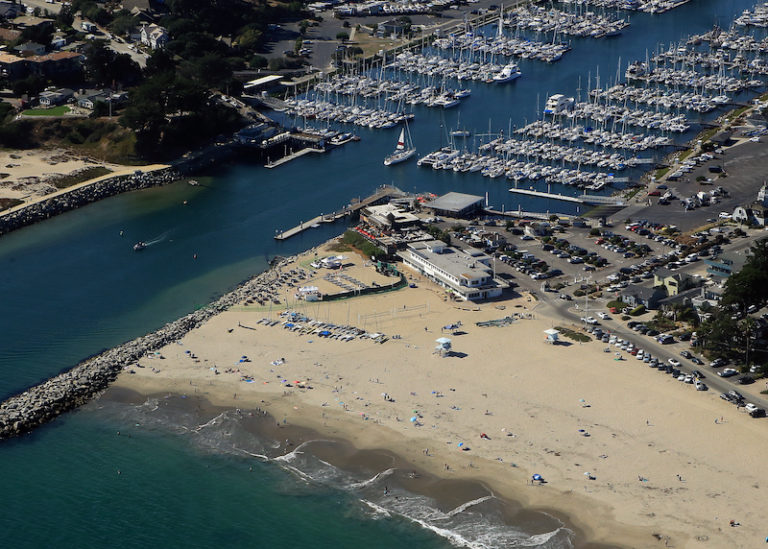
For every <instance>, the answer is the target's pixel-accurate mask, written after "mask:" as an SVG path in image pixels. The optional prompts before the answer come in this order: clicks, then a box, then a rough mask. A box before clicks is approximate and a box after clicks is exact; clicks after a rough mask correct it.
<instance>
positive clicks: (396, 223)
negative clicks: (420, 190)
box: [360, 204, 420, 229]
mask: <svg viewBox="0 0 768 549" xmlns="http://www.w3.org/2000/svg"><path fill="white" fill-rule="evenodd" d="M360 220H361V221H364V222H365V223H368V224H369V225H372V226H374V227H377V228H379V229H401V228H403V227H410V226H411V225H417V224H418V223H419V221H420V220H419V218H418V217H416V216H415V215H413V214H412V213H410V212H406V211H405V210H403V209H402V208H400V207H398V206H396V205H394V204H381V205H379V206H368V207H366V208H363V209H362V210H360Z"/></svg>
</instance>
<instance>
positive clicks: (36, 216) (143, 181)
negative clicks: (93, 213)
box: [0, 167, 182, 235]
mask: <svg viewBox="0 0 768 549" xmlns="http://www.w3.org/2000/svg"><path fill="white" fill-rule="evenodd" d="M181 177H182V175H181V172H180V171H179V170H177V169H175V168H170V167H169V168H161V169H159V170H154V171H151V172H142V171H141V170H137V171H136V172H134V173H132V174H126V175H117V176H114V177H106V178H104V179H100V180H98V181H94V182H93V183H88V184H85V185H80V186H77V187H75V188H73V189H71V190H65V191H63V192H59V193H55V194H53V195H51V196H49V197H45V198H43V199H42V200H39V201H37V202H33V203H31V204H27V205H22V206H19V207H18V208H14V209H12V210H10V211H9V212H7V213H4V214H0V235H4V234H6V233H9V232H11V231H15V230H17V229H21V228H22V227H26V226H27V225H32V224H34V223H37V222H38V221H43V220H44V219H48V218H50V217H53V216H55V215H58V214H60V213H64V212H67V211H70V210H74V209H76V208H79V207H81V206H85V205H87V204H91V203H92V202H96V201H97V200H101V199H103V198H109V197H110V196H115V195H117V194H121V193H125V192H129V191H136V190H139V189H147V188H149V187H157V186H159V185H167V184H168V183H172V182H174V181H176V180H178V179H180V178H181Z"/></svg>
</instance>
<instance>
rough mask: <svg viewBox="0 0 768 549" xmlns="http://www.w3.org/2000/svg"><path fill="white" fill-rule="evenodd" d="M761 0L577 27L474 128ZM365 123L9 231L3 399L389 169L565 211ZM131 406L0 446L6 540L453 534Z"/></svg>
mask: <svg viewBox="0 0 768 549" xmlns="http://www.w3.org/2000/svg"><path fill="white" fill-rule="evenodd" d="M751 6H752V3H751V2H748V1H746V0H731V1H729V2H721V1H718V0H692V2H690V3H689V4H688V5H686V6H684V7H682V8H679V9H677V10H674V11H673V12H670V13H667V14H663V15H660V16H649V15H645V14H632V26H631V27H629V28H628V29H627V30H626V31H625V32H624V35H623V36H621V37H618V38H613V39H606V40H599V41H592V40H573V41H572V44H573V51H571V52H569V53H568V54H566V56H565V57H564V58H563V59H562V60H561V61H560V62H558V63H556V64H553V65H545V64H542V63H539V62H533V61H521V62H520V66H521V68H522V71H523V77H522V78H520V79H518V80H517V81H516V82H514V83H512V84H510V85H504V86H495V87H494V86H487V85H484V84H479V83H473V84H472V85H471V87H472V89H473V94H472V97H471V98H469V99H468V100H467V101H465V102H464V103H463V105H462V106H461V110H460V112H461V125H462V126H463V127H467V128H469V129H473V130H475V131H485V130H486V129H487V128H488V124H489V119H490V121H491V128H492V130H493V131H494V132H497V131H499V130H501V129H504V130H505V133H506V130H507V128H508V127H509V125H510V124H511V125H514V126H519V125H521V124H523V123H525V121H526V120H528V121H530V120H532V119H533V118H535V117H536V113H537V112H538V111H540V109H541V107H542V106H543V102H544V101H545V99H546V97H547V96H548V95H549V94H551V93H558V92H559V93H566V94H569V95H576V93H577V87H578V86H579V77H580V76H581V87H582V89H583V90H584V91H582V94H583V93H585V90H586V88H587V75H588V74H590V73H591V75H592V78H593V79H594V76H595V75H596V74H597V71H598V67H599V71H600V74H601V78H613V75H614V74H615V73H616V67H617V65H618V62H619V58H621V60H622V66H625V65H626V63H627V62H628V61H631V60H634V59H643V58H644V57H645V51H646V49H648V50H650V51H653V50H654V49H655V48H656V45H657V43H659V42H660V43H664V44H668V43H669V42H671V41H675V40H680V39H682V38H684V37H685V36H687V35H688V34H690V33H701V32H704V31H706V30H708V29H709V28H710V27H711V25H712V24H713V23H714V22H719V23H720V24H722V25H723V26H725V27H727V26H728V21H730V20H731V19H732V17H733V16H734V14H738V13H740V12H741V11H742V10H743V9H746V8H749V7H751ZM622 72H623V70H622ZM747 97H748V96H747ZM458 114H459V111H457V110H454V111H448V112H445V113H442V112H438V111H434V110H429V109H426V108H422V107H417V108H416V115H417V119H416V121H415V122H414V124H413V125H412V127H411V130H412V133H413V136H414V141H415V142H416V146H417V148H418V149H419V152H420V154H424V153H426V152H428V151H429V150H433V149H435V148H437V147H439V146H440V144H441V141H442V142H444V141H445V139H444V137H443V136H444V135H445V128H451V127H455V126H456V117H457V116H458ZM355 131H356V132H357V133H359V134H360V135H361V136H362V138H363V140H362V141H361V142H360V143H350V144H348V145H346V146H345V147H343V148H341V149H339V150H334V151H332V152H329V153H327V154H325V155H311V156H305V157H303V158H301V159H300V160H298V161H295V162H292V163H289V164H287V165H284V166H281V167H280V168H278V169H276V170H271V171H270V170H265V169H263V168H261V167H258V166H257V165H255V164H250V163H248V162H245V161H242V162H238V163H235V164H232V165H227V166H220V167H218V168H216V170H215V172H213V173H211V174H208V175H207V176H205V177H201V178H199V180H200V181H201V183H202V185H201V186H199V187H193V186H189V185H187V184H185V183H178V184H174V185H170V186H168V187H164V188H161V189H151V190H147V191H142V192H137V193H131V194H127V195H123V196H118V197H114V198H111V199H108V200H104V201H102V202H99V203H98V204H93V205H90V206H88V207H85V208H81V209H80V210H77V211H74V212H70V213H67V214H64V215H61V216H59V217H56V218H54V219H51V220H48V221H45V222H44V223H40V224H38V225H35V226H32V227H28V228H25V229H23V230H20V231H17V232H14V233H11V234H9V235H6V236H3V237H2V239H0V311H2V314H0V334H1V335H0V343H1V345H0V397H5V396H8V395H10V394H13V393H15V392H18V391H20V390H23V389H24V388H25V387H27V386H29V385H31V384H34V383H37V382H39V381H41V380H42V379H45V378H47V377H49V376H51V375H53V374H55V373H57V372H58V371H60V370H62V369H66V368H68V367H71V366H72V365H73V364H75V363H76V362H78V361H79V360H82V359H83V358H85V357H87V356H89V355H92V354H94V353H97V352H99V351H100V350H102V349H104V348H108V347H110V346H113V345H115V344H118V343H121V342H123V341H126V340H128V339H131V338H133V337H136V336H138V335H140V334H142V333H145V332H147V331H150V330H153V329H155V328H157V327H159V326H160V325H162V324H163V323H165V322H167V321H170V320H173V319H175V318H177V317H179V316H180V315H182V314H184V313H187V312H189V311H190V310H193V309H194V308H196V307H199V306H201V305H203V304H205V303H207V302H209V301H210V300H211V299H212V298H214V297H216V296H217V295H220V294H221V293H223V292H225V291H226V290H228V289H230V288H231V287H233V286H234V285H236V284H237V283H238V282H240V281H242V280H244V279H245V278H247V277H249V276H251V275H253V274H255V273H257V272H259V271H261V270H263V269H264V268H265V266H266V264H267V261H268V260H269V259H270V258H271V257H273V256H274V255H278V254H279V255H290V254H293V253H295V252H298V251H300V250H303V249H306V248H309V247H311V246H314V245H316V244H318V243H320V242H322V241H324V240H326V239H328V238H329V237H331V236H332V235H334V234H338V233H340V232H341V231H342V230H343V225H342V224H336V225H323V226H322V227H320V228H318V229H312V230H309V231H307V232H305V233H303V234H302V235H300V236H297V237H295V238H293V239H290V240H288V241H284V242H277V241H275V240H274V239H273V238H272V237H273V235H274V233H275V231H276V230H279V229H285V228H288V227H291V226H293V225H295V224H297V223H298V222H299V221H301V220H306V219H309V218H311V217H313V216H315V215H317V214H319V213H321V212H330V211H333V210H336V209H338V208H340V207H341V206H343V205H344V204H345V203H347V202H348V201H349V200H350V199H351V198H352V197H355V196H366V195H368V194H370V193H371V192H372V191H373V190H374V189H375V188H376V187H377V186H378V185H381V184H390V183H391V184H395V185H397V186H399V187H400V188H402V189H404V190H408V191H413V190H419V191H431V192H435V193H438V194H439V193H443V192H446V191H451V190H455V191H461V192H468V193H473V194H485V193H486V192H487V193H488V197H489V202H490V204H491V205H493V206H495V207H499V208H501V207H502V206H504V207H505V208H507V209H511V208H515V209H516V208H517V207H518V205H520V206H521V207H522V208H524V209H536V210H552V211H558V210H559V211H568V210H562V208H563V207H564V206H563V205H562V204H560V203H555V202H546V201H539V202H536V201H533V200H525V199H520V198H514V199H513V198H511V196H510V194H509V193H508V191H507V189H508V188H509V183H508V182H507V181H503V180H488V179H485V178H482V177H480V176H479V175H478V174H455V173H453V172H450V173H447V172H442V171H440V172H437V171H433V170H426V169H419V168H417V167H416V166H415V163H408V164H401V165H398V166H395V167H392V168H385V167H384V166H382V164H381V161H382V159H383V157H384V156H385V155H386V154H387V153H388V152H389V151H390V150H391V149H392V147H393V145H394V140H395V138H396V136H397V132H396V130H390V131H374V130H367V129H365V130H360V129H355ZM689 137H690V136H689ZM185 201H186V205H185V204H184V202H185ZM571 213H572V212H571ZM121 231H122V232H123V236H121V235H120V233H121ZM138 240H143V241H146V242H149V243H150V245H149V246H148V248H147V249H146V250H144V251H142V252H140V253H136V252H133V250H132V245H133V243H134V242H136V241H138ZM195 255H196V259H195ZM131 413H134V411H131V410H128V409H120V410H119V411H115V410H111V411H108V412H105V411H103V410H100V409H98V407H93V408H89V409H88V410H85V411H81V412H78V413H75V414H69V415H67V416H65V417H63V418H61V419H59V420H57V421H56V422H55V423H53V424H52V425H49V426H47V427H45V428H42V429H40V430H39V431H37V432H36V433H34V434H33V435H32V436H30V437H25V438H24V439H22V440H18V441H13V442H10V443H4V444H3V445H2V447H0V479H2V481H3V489H4V495H5V496H6V497H5V499H6V501H8V502H13V505H9V506H8V507H7V509H6V512H5V513H4V514H3V518H2V519H0V546H2V547H40V546H46V545H55V546H57V547H85V546H88V547H101V546H107V545H109V546H116V547H120V546H125V547H128V546H130V547H135V546H147V545H157V546H162V545H166V546H177V545H182V544H185V545H189V546H200V547H210V546H214V545H221V546H233V547H240V546H266V545H270V546H273V547H302V546H306V545H309V544H314V545H317V546H320V547H325V546H329V547H330V546H332V545H333V546H337V547H359V546H361V545H363V544H365V545H369V546H371V547H393V546H399V545H405V544H411V545H414V546H419V547H428V548H429V547H445V546H446V544H447V542H446V541H445V540H444V539H443V538H440V537H439V536H436V535H433V534H431V533H429V532H428V531H427V530H425V529H423V528H421V527H419V526H417V525H416V524H414V523H413V522H409V521H405V520H399V519H396V518H388V519H378V520H373V517H372V515H371V513H370V510H368V511H366V509H365V508H364V506H361V504H360V502H359V498H358V497H356V496H355V495H354V494H350V493H349V492H348V491H345V490H344V489H343V488H342V487H341V485H336V484H334V485H323V484H316V483H312V482H310V483H309V484H307V482H306V481H305V480H303V481H302V480H299V479H297V478H296V477H294V476H292V475H290V474H287V473H286V472H285V471H284V469H283V468H281V467H278V466H276V465H275V464H274V463H271V462H270V463H261V462H258V461H254V460H253V459H247V458H246V457H244V456H242V455H233V454H231V453H228V452H223V451H222V449H219V450H217V451H214V448H211V447H201V446H200V445H198V444H196V443H195V442H194V441H193V440H192V439H190V438H189V437H186V436H182V435H178V434H176V430H175V428H174V427H173V425H176V424H175V423H174V422H173V421H169V422H167V426H166V427H162V426H158V427H156V428H154V429H152V430H143V429H137V430H136V432H135V433H133V436H132V437H131V438H130V439H127V438H124V437H116V436H115V434H114V433H115V431H117V430H120V429H125V428H126V425H132V422H131V420H130V419H126V418H129V417H130V414H131ZM169 433H174V434H172V435H171V436H168V435H169ZM252 466H253V467H254V471H249V470H248V468H249V467H252ZM117 469H120V471H121V474H120V475H117V473H116V471H117ZM308 486H309V487H308ZM296 525H300V527H296ZM550 543H551V542H550Z"/></svg>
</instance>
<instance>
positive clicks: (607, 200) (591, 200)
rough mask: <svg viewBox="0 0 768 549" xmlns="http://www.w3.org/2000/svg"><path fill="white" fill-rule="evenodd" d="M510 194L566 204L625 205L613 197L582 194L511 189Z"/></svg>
mask: <svg viewBox="0 0 768 549" xmlns="http://www.w3.org/2000/svg"><path fill="white" fill-rule="evenodd" d="M509 192H511V193H516V194H525V195H528V196H535V197H536V198H551V199H554V200H562V201H564V202H576V203H577V204H592V205H598V204H611V205H615V206H621V205H623V202H622V201H621V200H619V199H618V198H615V197H613V196H597V195H590V194H582V195H579V196H567V195H563V194H554V193H546V192H543V191H534V190H529V189H509Z"/></svg>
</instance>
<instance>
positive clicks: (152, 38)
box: [141, 23, 169, 50]
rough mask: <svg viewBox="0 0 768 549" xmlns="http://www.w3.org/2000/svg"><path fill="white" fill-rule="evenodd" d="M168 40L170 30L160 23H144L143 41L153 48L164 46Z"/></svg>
mask: <svg viewBox="0 0 768 549" xmlns="http://www.w3.org/2000/svg"><path fill="white" fill-rule="evenodd" d="M168 40H169V36H168V31H166V30H165V29H164V28H163V27H161V26H160V25H156V24H154V23H152V24H151V25H143V26H142V27H141V43H142V44H144V45H145V46H149V47H150V48H152V49H153V50H159V49H162V48H164V47H165V45H166V44H167V43H168Z"/></svg>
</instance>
